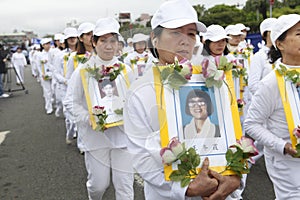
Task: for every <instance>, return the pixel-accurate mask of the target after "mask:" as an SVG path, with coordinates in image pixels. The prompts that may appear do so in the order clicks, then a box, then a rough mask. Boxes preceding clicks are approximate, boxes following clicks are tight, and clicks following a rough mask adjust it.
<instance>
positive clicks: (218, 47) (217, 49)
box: [209, 39, 226, 56]
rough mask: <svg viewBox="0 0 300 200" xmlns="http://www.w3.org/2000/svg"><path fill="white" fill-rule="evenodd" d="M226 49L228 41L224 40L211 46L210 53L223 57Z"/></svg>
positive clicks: (212, 43)
mask: <svg viewBox="0 0 300 200" xmlns="http://www.w3.org/2000/svg"><path fill="white" fill-rule="evenodd" d="M225 47H226V39H222V40H219V41H216V42H211V43H210V44H209V49H210V53H211V55H212V56H219V55H222V54H223V52H224V49H225Z"/></svg>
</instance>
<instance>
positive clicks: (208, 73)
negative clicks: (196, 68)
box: [201, 56, 233, 88]
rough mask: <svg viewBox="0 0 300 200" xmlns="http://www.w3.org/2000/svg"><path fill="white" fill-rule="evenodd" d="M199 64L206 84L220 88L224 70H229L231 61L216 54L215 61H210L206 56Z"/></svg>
mask: <svg viewBox="0 0 300 200" xmlns="http://www.w3.org/2000/svg"><path fill="white" fill-rule="evenodd" d="M201 65H202V72H203V77H204V78H205V79H206V81H205V84H206V86H207V87H213V86H216V87H217V88H220V87H222V84H223V82H224V78H225V75H224V74H225V71H229V70H231V69H232V66H233V63H232V62H228V60H227V58H226V57H225V56H216V57H215V63H213V62H210V61H209V60H208V59H207V58H205V59H204V60H203V61H202V63H201Z"/></svg>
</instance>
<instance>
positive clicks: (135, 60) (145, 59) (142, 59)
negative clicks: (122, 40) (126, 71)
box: [130, 54, 149, 65]
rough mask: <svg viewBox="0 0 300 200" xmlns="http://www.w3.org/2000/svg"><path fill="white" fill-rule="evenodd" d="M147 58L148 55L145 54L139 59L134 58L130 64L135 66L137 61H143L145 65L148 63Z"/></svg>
mask: <svg viewBox="0 0 300 200" xmlns="http://www.w3.org/2000/svg"><path fill="white" fill-rule="evenodd" d="M148 58H149V56H148V54H145V56H144V57H141V58H140V57H138V56H136V57H135V58H133V59H131V60H130V64H131V65H135V64H136V63H137V62H138V61H144V62H145V63H146V62H147V61H148Z"/></svg>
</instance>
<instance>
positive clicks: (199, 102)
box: [188, 101, 206, 107]
mask: <svg viewBox="0 0 300 200" xmlns="http://www.w3.org/2000/svg"><path fill="white" fill-rule="evenodd" d="M188 105H189V107H195V106H196V105H197V106H199V107H201V106H206V103H205V102H204V101H190V102H189V103H188Z"/></svg>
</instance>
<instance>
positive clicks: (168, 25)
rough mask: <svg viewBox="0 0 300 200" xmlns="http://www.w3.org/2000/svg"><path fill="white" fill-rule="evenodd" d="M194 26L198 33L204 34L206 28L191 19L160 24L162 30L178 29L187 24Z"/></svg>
mask: <svg viewBox="0 0 300 200" xmlns="http://www.w3.org/2000/svg"><path fill="white" fill-rule="evenodd" d="M193 23H195V24H196V27H197V31H198V32H206V26H205V25H204V24H203V23H201V22H195V21H194V20H191V19H176V20H171V21H168V22H164V23H162V24H160V25H161V26H162V27H164V28H179V27H182V26H185V25H187V24H193Z"/></svg>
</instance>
